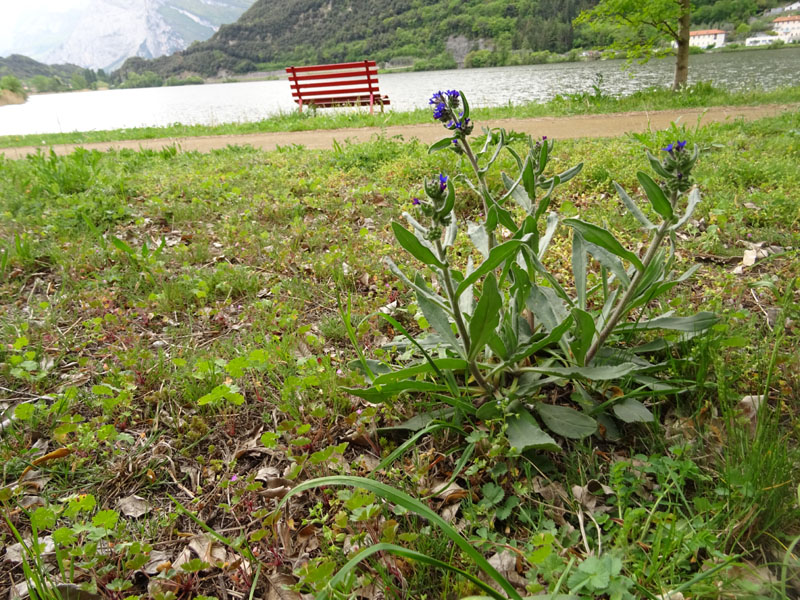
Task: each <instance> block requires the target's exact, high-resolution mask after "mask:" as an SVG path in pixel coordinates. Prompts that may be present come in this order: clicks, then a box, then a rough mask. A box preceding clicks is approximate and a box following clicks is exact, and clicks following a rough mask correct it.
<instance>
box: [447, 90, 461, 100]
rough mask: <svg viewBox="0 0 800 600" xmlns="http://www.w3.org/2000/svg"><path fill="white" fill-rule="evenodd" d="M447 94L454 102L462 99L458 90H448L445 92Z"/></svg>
mask: <svg viewBox="0 0 800 600" xmlns="http://www.w3.org/2000/svg"><path fill="white" fill-rule="evenodd" d="M445 93H446V94H447V95H448V96H450V98H451V99H452V100H460V99H461V94H460V93H459V92H458V90H447V92H445Z"/></svg>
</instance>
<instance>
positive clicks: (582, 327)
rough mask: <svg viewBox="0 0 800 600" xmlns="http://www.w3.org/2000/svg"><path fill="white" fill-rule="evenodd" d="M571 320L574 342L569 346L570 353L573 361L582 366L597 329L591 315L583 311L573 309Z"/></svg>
mask: <svg viewBox="0 0 800 600" xmlns="http://www.w3.org/2000/svg"><path fill="white" fill-rule="evenodd" d="M572 318H573V320H574V321H575V341H574V342H573V343H572V344H571V347H572V353H573V354H574V355H575V360H577V361H578V363H579V364H583V359H584V357H585V356H586V353H587V352H588V351H589V347H590V346H591V345H592V340H593V339H594V334H595V333H596V331H597V329H596V328H595V324H594V319H593V318H592V315H590V314H589V313H587V312H586V311H585V310H581V309H580V308H573V309H572Z"/></svg>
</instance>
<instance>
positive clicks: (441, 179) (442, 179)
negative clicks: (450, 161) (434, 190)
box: [439, 173, 447, 191]
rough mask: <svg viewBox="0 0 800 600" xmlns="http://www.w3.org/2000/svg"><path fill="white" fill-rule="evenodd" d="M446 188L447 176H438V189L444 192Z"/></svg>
mask: <svg viewBox="0 0 800 600" xmlns="http://www.w3.org/2000/svg"><path fill="white" fill-rule="evenodd" d="M446 187H447V175H442V174H441V173H440V174H439V189H440V190H441V191H444V190H445V188H446Z"/></svg>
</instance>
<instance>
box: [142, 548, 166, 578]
mask: <svg viewBox="0 0 800 600" xmlns="http://www.w3.org/2000/svg"><path fill="white" fill-rule="evenodd" d="M167 564H170V562H169V556H168V555H167V553H166V552H164V551H162V550H152V551H151V552H150V560H149V561H147V564H146V565H144V566H143V567H142V571H144V572H145V573H147V574H148V575H157V574H158V573H160V572H161V571H163V570H164V565H167ZM167 568H169V567H167Z"/></svg>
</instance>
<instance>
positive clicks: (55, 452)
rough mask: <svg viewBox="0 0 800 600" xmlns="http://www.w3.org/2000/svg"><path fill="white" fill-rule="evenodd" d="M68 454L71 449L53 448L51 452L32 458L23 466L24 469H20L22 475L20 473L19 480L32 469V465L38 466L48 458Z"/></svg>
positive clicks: (61, 456)
mask: <svg viewBox="0 0 800 600" xmlns="http://www.w3.org/2000/svg"><path fill="white" fill-rule="evenodd" d="M70 454H72V450H70V449H69V448H58V449H57V450H53V451H52V452H49V453H47V454H45V455H44V456H40V457H39V458H37V459H34V460H33V461H32V462H31V464H29V465H28V466H27V467H25V470H24V471H22V475H20V477H19V479H20V481H22V479H23V478H24V477H25V475H27V474H28V472H30V471H32V470H33V467H38V466H39V465H41V464H42V463H46V462H47V461H50V460H55V459H57V458H64V457H65V456H69V455H70Z"/></svg>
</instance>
